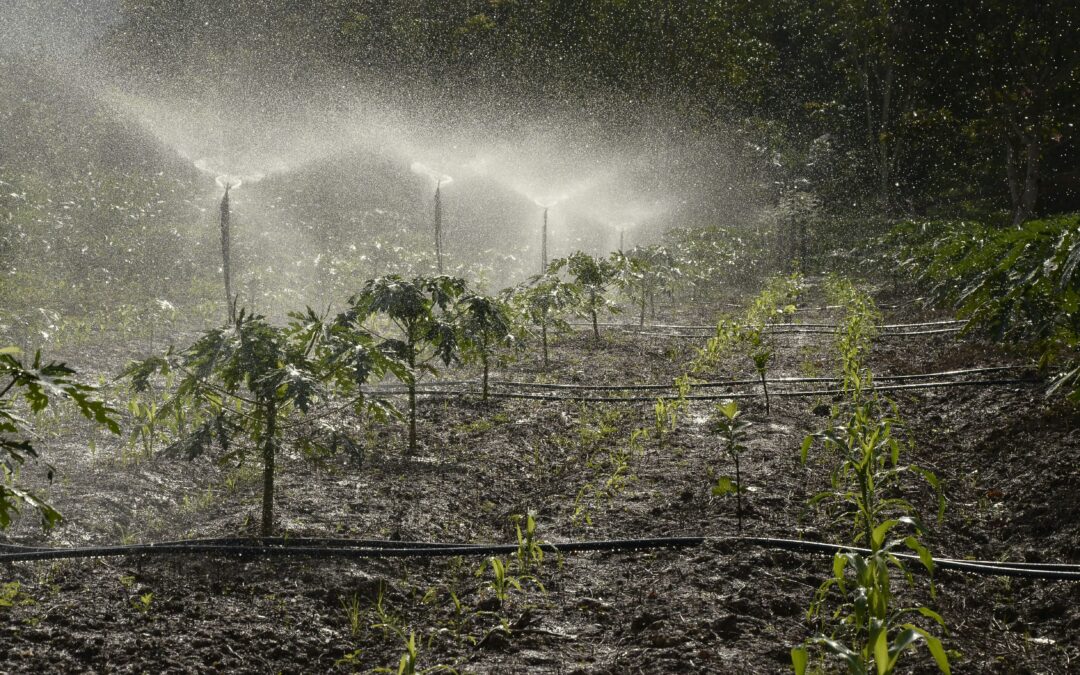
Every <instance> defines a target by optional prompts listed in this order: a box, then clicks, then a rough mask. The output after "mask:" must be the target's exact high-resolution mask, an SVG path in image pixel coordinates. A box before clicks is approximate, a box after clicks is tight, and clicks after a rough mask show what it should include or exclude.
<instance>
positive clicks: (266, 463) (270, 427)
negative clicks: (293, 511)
mask: <svg viewBox="0 0 1080 675" xmlns="http://www.w3.org/2000/svg"><path fill="white" fill-rule="evenodd" d="M264 406H265V407H264V414H265V416H266V430H265V431H264V432H263V433H264V438H263V447H262V455H263V457H262V459H263V495H262V523H261V527H260V534H261V536H263V537H269V536H271V535H273V534H274V460H275V455H276V447H275V446H276V439H275V438H274V437H275V436H276V435H277V402H276V401H274V400H273V399H271V400H269V401H267V402H266V403H265V404H264Z"/></svg>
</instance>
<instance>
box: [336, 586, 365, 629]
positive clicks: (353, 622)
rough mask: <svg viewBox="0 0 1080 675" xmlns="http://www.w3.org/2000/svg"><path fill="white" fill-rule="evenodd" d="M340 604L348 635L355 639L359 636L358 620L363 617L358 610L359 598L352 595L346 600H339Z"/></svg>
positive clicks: (359, 625) (359, 609)
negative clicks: (346, 623) (346, 622)
mask: <svg viewBox="0 0 1080 675" xmlns="http://www.w3.org/2000/svg"><path fill="white" fill-rule="evenodd" d="M340 602H341V609H342V611H344V613H345V619H346V620H347V621H348V623H349V634H350V635H352V636H353V637H354V638H355V637H356V636H357V635H359V634H360V628H361V623H360V619H361V617H362V616H363V612H362V611H361V608H360V597H359V596H358V595H357V594H355V593H353V594H352V595H351V596H350V597H348V598H341V600H340Z"/></svg>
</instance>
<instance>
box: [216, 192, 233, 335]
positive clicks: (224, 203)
mask: <svg viewBox="0 0 1080 675" xmlns="http://www.w3.org/2000/svg"><path fill="white" fill-rule="evenodd" d="M231 187H232V185H231V184H230V183H228V182H225V194H224V196H222V198H221V217H220V221H219V225H220V227H221V271H222V274H223V275H224V277H225V312H226V316H227V317H228V320H229V324H230V325H231V324H234V323H236V296H234V295H233V292H232V272H231V270H230V266H229V248H230V245H231V235H230V233H229V188H231Z"/></svg>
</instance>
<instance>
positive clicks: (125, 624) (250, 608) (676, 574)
mask: <svg viewBox="0 0 1080 675" xmlns="http://www.w3.org/2000/svg"><path fill="white" fill-rule="evenodd" d="M896 300H897V298H891V297H890V298H883V304H885V303H889V302H895V301H896ZM803 302H805V303H806V304H807V305H808V306H809V305H817V304H824V303H823V302H822V300H821V298H820V297H818V296H816V295H815V291H814V290H813V289H810V290H808V291H807V297H806V298H805V299H804V300H803ZM714 310H715V308H708V307H699V308H696V309H694V310H693V311H691V310H690V309H687V308H682V309H681V312H680V314H679V315H678V316H673V315H670V314H669V315H665V316H663V317H662V319H663V320H665V321H667V322H691V321H692V322H706V321H713V320H714V319H715V316H716V314H715V311H714ZM827 318H829V314H828V313H824V312H816V313H809V312H808V313H806V314H805V315H800V316H799V318H798V320H799V321H804V322H808V321H817V320H819V319H827ZM940 318H949V317H947V316H944V315H942V314H939V313H933V312H928V311H925V310H919V309H916V307H915V306H913V305H901V306H900V308H898V309H894V310H888V311H886V312H885V319H886V321H888V322H902V321H909V320H911V321H914V320H924V319H940ZM702 343H703V340H694V339H688V338H683V337H663V336H656V335H649V336H640V335H635V334H632V333H624V332H621V331H618V330H616V329H613V328H610V327H609V328H606V329H605V330H604V337H603V340H602V341H601V342H600V343H596V342H595V341H594V340H592V339H591V336H590V335H589V333H587V332H582V333H579V334H575V335H572V336H567V337H563V338H560V339H559V340H558V342H557V344H556V346H555V348H554V350H553V352H552V358H553V363H552V366H551V369H550V370H549V371H548V372H547V373H546V374H545V373H543V369H542V367H541V364H540V363H539V357H538V356H533V355H530V356H526V357H524V358H522V359H521V360H519V361H518V362H516V363H512V364H509V365H507V366H506V368H505V370H504V372H501V373H500V374H499V377H502V378H505V379H514V380H531V379H540V378H544V379H546V380H547V381H555V382H578V383H590V384H592V383H596V384H608V383H626V382H636V383H669V382H671V380H672V378H674V377H676V376H678V375H680V374H681V372H682V368H683V366H684V365H685V364H686V362H687V360H688V359H690V358H691V357H692V356H693V353H694V350H695V348H696V347H698V346H700V345H701V344H702ZM776 345H777V355H776V361H775V364H774V366H773V368H772V371H771V372H770V375H771V376H775V377H780V376H805V375H827V374H830V373H832V372H834V371H835V360H836V359H835V356H834V355H833V351H832V340H831V337H830V336H828V335H800V336H777V338H776ZM67 360H68V361H69V362H70V363H71V364H72V365H73V366H75V367H77V368H79V369H80V370H81V371H83V372H87V373H102V374H106V375H110V374H115V372H116V371H117V370H118V369H119V367H120V366H121V365H122V363H123V357H122V356H121V355H120V354H116V353H109V354H104V355H103V353H102V352H99V351H97V350H93V351H91V350H84V351H83V352H79V350H74V351H73V353H72V354H69V355H68V358H67ZM871 361H872V367H873V370H874V372H875V373H877V374H878V375H887V374H904V373H920V372H932V371H939V370H948V369H955V368H962V367H979V366H995V365H1028V360H1027V359H1026V357H1025V356H1024V355H1023V354H1022V353H1018V352H1015V351H1007V350H1005V349H1003V348H1001V347H999V346H996V345H994V344H992V343H989V342H986V341H982V340H980V339H979V338H978V337H977V336H968V335H961V336H958V335H954V334H943V335H928V336H919V337H909V338H903V339H887V340H885V339H883V340H881V341H879V342H878V343H877V344H876V345H875V348H874V351H873V354H872V357H871ZM752 376H753V366H752V363H751V362H750V361H749V359H747V358H745V357H739V358H734V359H732V360H730V361H729V362H727V363H725V364H724V365H723V366H722V367H721V368H720V369H718V370H717V372H715V373H712V374H711V375H710V379H712V378H716V379H719V378H723V377H737V378H742V377H752ZM447 377H453V378H455V379H456V378H459V377H460V373H451V374H448V375H447ZM893 398H894V400H895V401H896V402H897V404H898V405H899V409H900V412H901V414H902V416H903V418H904V420H905V422H906V428H907V433H908V434H909V436H910V438H911V440H912V441H913V442H912V446H911V448H910V449H909V450H908V451H907V452H909V455H908V459H909V460H910V461H912V462H914V463H917V464H919V465H921V466H923V467H925V468H928V469H930V470H932V471H934V472H935V473H936V474H937V476H938V477H939V478H940V479H941V481H942V484H943V486H944V491H945V495H946V498H947V504H946V510H945V514H944V519H943V520H942V521H941V522H940V523H937V522H936V521H935V519H934V510H935V503H934V500H933V495H932V494H931V493H930V492H929V491H928V490H926V489H924V488H923V487H921V486H920V484H919V483H918V482H917V481H912V483H911V484H910V487H908V488H905V492H904V494H903V496H905V497H906V498H907V499H909V500H910V501H912V502H914V503H916V504H917V505H919V506H920V507H922V508H923V510H924V512H925V516H926V520H927V522H929V523H930V524H931V525H932V530H931V532H930V534H928V535H927V537H926V542H927V544H928V545H929V546H930V548H931V550H932V551H933V552H934V553H935V555H938V556H942V557H945V556H947V557H957V558H964V557H968V558H975V559H994V560H1010V561H1026V562H1066V563H1080V517H1078V516H1080V496H1078V490H1077V486H1078V485H1080V462H1078V461H1077V459H1078V456H1080V416H1078V415H1077V412H1076V410H1075V409H1073V408H1072V407H1069V406H1067V405H1066V404H1064V403H1061V402H1059V401H1054V400H1048V399H1047V398H1046V397H1045V396H1044V394H1043V388H1042V387H1039V386H1032V385H999V386H992V387H972V388H955V389H931V390H915V391H908V392H902V393H898V395H896V396H894V397H893ZM832 404H833V401H832V400H830V399H827V398H824V397H817V398H777V397H774V398H773V399H772V401H771V414H769V415H768V416H767V415H766V414H765V407H764V401H762V400H760V399H756V400H749V401H740V406H741V407H742V408H743V409H744V410H745V413H746V415H747V418H748V419H749V420H750V421H751V422H753V426H752V427H751V428H750V430H749V434H750V440H749V442H748V446H749V449H748V451H747V452H746V453H745V454H744V455H743V459H742V462H741V473H742V477H743V481H744V485H745V492H744V499H743V508H744V524H743V534H747V535H755V536H775V537H784V538H805V539H810V540H820V541H830V542H848V541H849V540H850V539H851V536H850V535H851V533H850V531H849V526H845V525H843V524H842V523H838V522H836V521H835V519H833V518H832V517H830V514H829V513H827V512H824V511H821V510H818V509H816V508H813V507H811V506H809V505H808V500H809V498H810V497H811V496H812V495H814V494H815V493H817V492H819V491H820V490H823V489H825V488H826V487H827V486H828V480H829V471H830V469H831V468H832V465H833V464H834V462H833V461H831V460H832V459H833V458H830V457H828V456H825V455H824V453H823V452H821V451H813V452H812V453H811V457H810V461H809V462H808V463H807V464H806V465H805V466H804V465H802V464H800V462H799V461H798V454H799V447H800V444H801V442H802V439H803V438H804V436H805V435H806V434H807V433H809V432H813V431H818V430H821V429H823V428H824V427H825V425H826V424H827V423H828V409H829V407H830V406H831V405H832ZM711 406H712V404H711V403H709V402H690V403H689V405H688V407H687V409H686V410H685V411H683V413H682V414H681V415H680V417H679V423H678V428H677V429H676V430H675V431H674V432H673V433H671V434H669V435H667V437H666V438H665V439H664V442H663V444H662V445H661V444H660V443H659V442H658V441H657V439H656V438H655V437H652V438H649V439H647V440H644V441H640V440H639V441H638V442H637V443H636V444H635V443H634V441H633V439H632V433H633V431H634V430H635V429H638V428H651V427H652V425H653V409H652V405H651V404H649V403H633V404H594V403H574V402H553V401H528V400H492V401H488V402H482V401H478V400H476V398H475V397H467V398H456V399H435V398H431V399H426V400H423V401H422V404H421V421H420V426H419V431H420V449H419V451H418V452H417V453H416V454H415V455H411V456H410V455H408V454H407V453H406V452H405V447H404V437H405V430H404V428H403V425H400V424H397V423H391V424H374V423H370V422H365V421H363V420H357V419H351V418H346V419H341V420H337V421H336V423H338V424H341V425H346V426H347V427H348V428H349V429H350V432H351V434H352V435H353V437H354V438H355V439H357V441H358V444H359V445H360V446H362V447H363V448H364V451H363V452H362V453H357V452H354V453H351V454H340V455H332V456H322V457H312V456H306V455H304V454H303V453H301V452H299V451H298V450H295V449H292V448H295V447H298V446H297V445H296V444H295V441H296V440H297V439H296V438H295V434H298V433H301V432H302V429H303V427H302V425H301V426H299V427H297V428H296V431H295V432H293V433H294V437H293V438H291V440H292V441H293V443H290V444H289V447H290V449H288V450H286V451H285V452H284V453H283V456H282V458H281V460H280V466H279V474H278V476H277V480H278V493H277V499H276V508H277V527H278V530H279V531H280V532H282V533H287V534H289V535H291V536H330V537H355V538H377V539H393V540H405V541H446V542H451V541H452V542H470V543H479V542H491V543H516V541H517V540H516V536H515V533H514V524H513V523H514V520H513V519H514V517H515V516H521V515H523V514H526V513H532V514H533V515H534V517H535V519H536V522H537V523H538V536H539V538H540V539H541V540H543V541H548V542H565V541H571V540H582V539H622V538H642V537H660V536H678V535H702V536H706V537H710V539H709V540H708V542H707V543H706V544H705V545H702V546H699V547H695V548H689V549H682V550H642V551H632V552H617V553H604V552H594V553H574V554H567V555H564V556H555V555H553V554H548V555H547V556H545V558H544V560H543V562H542V565H540V566H538V567H535V566H534V567H533V568H531V569H530V570H529V572H528V574H526V573H525V572H524V571H521V570H519V569H518V567H517V565H516V563H515V562H513V560H512V558H511V559H509V562H510V566H511V569H512V570H513V574H514V575H515V576H517V577H518V579H519V582H520V585H521V588H520V589H519V588H516V587H511V588H510V590H509V592H508V595H507V597H506V598H505V599H502V600H500V599H499V598H498V597H497V593H496V589H495V585H494V584H493V579H494V577H493V574H492V571H491V570H490V569H487V570H485V571H484V573H483V574H482V575H478V574H477V572H478V570H479V568H480V566H481V563H482V562H483V559H482V558H480V557H468V556H466V557H458V558H449V559H394V560H351V561H349V560H335V559H314V560H312V559H264V558H259V557H251V556H248V557H245V558H240V559H237V558H231V557H214V556H203V557H176V558H165V557H153V558H150V557H147V558H139V557H126V558H124V557H119V558H103V559H90V560H63V561H46V562H33V563H8V564H2V565H0V582H3V583H4V584H7V585H6V586H0V589H7V596H0V597H7V598H8V600H9V601H10V602H11V606H4V605H3V603H2V602H0V671H4V672H12V673H16V672H33V673H40V672H91V671H93V672H170V673H171V672H206V671H226V672H260V673H261V672H286V673H310V672H330V671H337V672H354V671H355V672H373V671H374V670H375V669H377V668H389V669H390V671H391V672H398V664H399V660H400V659H401V658H402V655H403V654H405V653H406V641H407V639H408V638H409V636H410V635H411V636H414V637H415V645H416V650H417V670H418V671H419V670H420V669H423V668H432V667H435V666H446V667H449V668H453V669H455V670H457V671H459V672H474V673H522V672H530V673H675V672H678V673H684V672H715V673H744V672H762V673H772V672H790V656H789V652H790V649H791V647H792V646H794V645H796V644H799V643H801V642H802V641H803V640H805V639H807V638H809V637H811V636H812V635H814V634H815V631H816V630H818V625H817V623H816V621H811V620H809V619H807V614H806V613H807V609H808V608H809V606H810V604H811V602H812V601H813V598H814V593H815V590H816V589H817V588H818V587H819V585H820V584H821V583H822V582H823V581H824V580H825V579H826V578H827V576H828V575H829V574H830V572H831V563H830V558H829V557H828V556H823V555H813V554H801V553H791V552H786V551H776V550H767V549H762V548H755V547H751V546H747V545H743V544H738V543H735V542H732V541H731V540H729V539H726V538H727V537H730V536H731V535H736V534H738V530H737V521H736V505H735V500H734V498H733V497H731V496H727V497H714V496H713V495H712V493H711V488H712V486H713V485H714V484H715V483H716V479H717V476H718V475H720V474H728V473H731V472H733V466H732V465H731V462H730V459H729V458H728V457H727V456H725V455H724V454H723V453H722V452H721V450H720V446H719V442H718V439H717V437H716V435H715V434H714V432H713V427H712V425H711V423H710V417H711ZM42 432H43V434H44V435H45V437H46V439H47V442H46V443H45V444H44V447H46V448H47V449H48V452H47V459H48V460H49V461H50V462H51V463H52V465H53V466H54V467H55V470H56V479H55V480H54V482H53V483H52V484H51V485H46V484H44V483H43V482H41V480H40V479H41V477H40V476H38V475H37V474H36V473H34V470H30V471H28V472H27V474H26V476H25V478H26V480H27V481H29V482H31V483H34V482H41V485H40V488H41V490H42V491H43V492H45V493H46V494H47V495H48V497H49V499H51V500H52V502H53V503H54V504H55V505H56V506H57V507H58V508H59V509H60V510H61V511H62V512H63V514H64V516H65V520H64V522H63V524H62V525H61V526H59V527H58V528H56V529H55V530H54V531H53V532H51V533H49V534H48V535H43V534H41V533H40V530H39V529H38V528H37V524H36V521H35V518H34V516H33V515H32V514H29V513H27V514H25V515H24V516H23V517H22V519H21V520H20V521H19V522H17V523H16V524H15V525H14V526H13V527H12V528H11V529H9V530H8V531H7V532H5V533H4V534H3V535H0V543H3V542H6V543H21V544H45V545H56V546H60V545H86V544H115V543H120V542H127V543H137V542H153V541H164V540H173V539H181V538H193V537H218V536H234V535H253V534H255V532H256V531H257V520H258V514H259V487H260V485H261V483H260V477H259V475H258V472H257V470H256V469H254V468H253V467H250V466H245V467H239V468H238V467H236V466H235V465H232V466H219V465H218V464H215V463H214V462H213V461H211V459H212V458H200V459H197V460H195V461H192V462H187V461H182V460H175V459H169V458H166V457H163V456H161V455H160V454H158V453H156V452H150V453H148V454H147V453H144V452H143V449H142V448H141V447H139V446H138V444H135V445H134V446H132V447H129V446H128V445H127V444H126V443H120V442H118V441H117V440H116V439H110V438H108V437H106V436H103V435H99V434H97V433H91V432H90V431H89V430H87V429H86V428H85V426H84V425H83V424H82V423H81V422H80V421H79V420H78V419H77V418H75V417H74V416H73V415H70V414H69V415H64V416H61V417H59V418H55V419H53V420H52V422H51V423H50V428H46V429H43V430H42ZM620 453H623V454H624V455H626V456H628V457H629V461H628V464H627V466H626V468H625V469H624V470H623V471H622V472H621V473H616V471H615V469H616V468H617V467H618V460H619V456H620ZM914 579H915V581H914V584H913V585H908V584H907V583H905V582H904V580H903V579H902V578H897V579H896V580H895V581H894V589H895V592H896V594H897V598H896V602H897V606H912V605H919V604H926V605H928V606H931V607H933V608H934V609H935V610H936V611H938V612H939V613H940V614H942V615H943V616H944V618H945V621H946V623H947V625H948V633H947V634H946V635H944V636H943V637H944V642H945V646H946V648H947V649H948V650H950V653H951V655H952V663H953V672H955V673H1002V672H1010V673H1029V672H1030V673H1066V672H1070V671H1071V670H1072V669H1073V667H1074V666H1073V663H1074V662H1076V661H1077V659H1080V590H1078V586H1077V584H1075V583H1063V582H1052V581H1037V580H1019V579H1013V580H1008V579H1002V578H996V577H985V576H971V575H965V574H959V573H955V572H948V571H943V570H939V571H938V572H937V573H936V574H935V577H934V581H935V590H936V595H935V597H933V598H931V597H930V596H929V594H928V584H927V583H926V579H925V577H921V576H918V575H916V576H915V577H914ZM14 583H17V587H16V586H14V585H13V584H14ZM939 633H940V631H939ZM902 664H903V665H902V667H901V671H902V672H919V673H923V672H926V673H929V672H935V668H934V665H933V662H932V660H931V659H930V657H929V655H928V653H927V652H926V651H925V650H920V651H915V652H911V653H910V654H908V656H907V657H906V658H904V659H903V661H902ZM821 665H823V667H824V668H825V669H826V670H828V671H838V670H839V664H838V663H835V662H829V661H825V662H822V664H821Z"/></svg>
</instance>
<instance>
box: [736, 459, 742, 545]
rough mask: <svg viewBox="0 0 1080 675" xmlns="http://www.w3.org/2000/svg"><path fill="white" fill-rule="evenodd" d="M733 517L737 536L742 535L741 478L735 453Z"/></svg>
mask: <svg viewBox="0 0 1080 675" xmlns="http://www.w3.org/2000/svg"><path fill="white" fill-rule="evenodd" d="M735 515H736V517H737V518H738V520H739V534H742V477H741V476H740V474H739V453H738V452H736V453H735Z"/></svg>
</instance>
